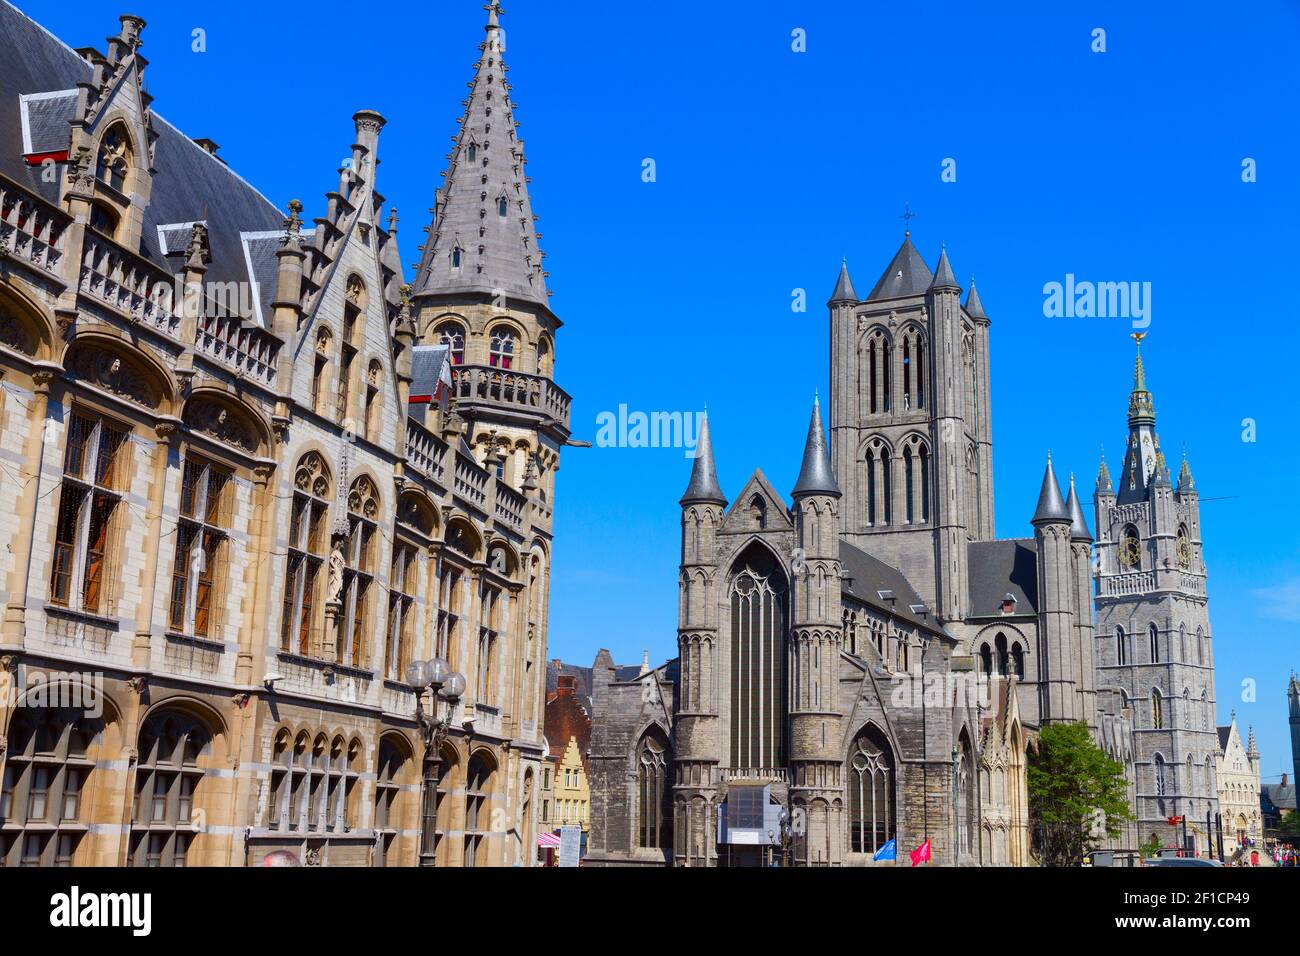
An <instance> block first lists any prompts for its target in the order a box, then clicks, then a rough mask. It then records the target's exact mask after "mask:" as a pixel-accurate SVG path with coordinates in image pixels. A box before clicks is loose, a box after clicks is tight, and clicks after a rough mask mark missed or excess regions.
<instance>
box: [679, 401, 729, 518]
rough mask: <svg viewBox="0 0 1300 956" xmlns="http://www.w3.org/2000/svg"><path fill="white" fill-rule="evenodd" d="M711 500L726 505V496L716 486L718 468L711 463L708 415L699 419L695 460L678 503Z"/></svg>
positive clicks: (711, 445) (711, 448)
mask: <svg viewBox="0 0 1300 956" xmlns="http://www.w3.org/2000/svg"><path fill="white" fill-rule="evenodd" d="M697 501H698V502H712V503H714V504H719V505H726V503H727V496H726V495H724V494H723V493H722V488H720V487H719V486H718V469H717V467H716V466H715V465H714V464H713V441H712V439H710V438H709V416H708V415H705V416H704V417H703V418H702V419H701V420H700V437H699V439H698V440H697V441H696V443H695V461H694V462H693V463H692V464H691V481H690V484H688V485H687V486H686V491H684V492H683V493H682V497H681V500H680V503H681V504H683V505H687V504H691V503H692V502H697Z"/></svg>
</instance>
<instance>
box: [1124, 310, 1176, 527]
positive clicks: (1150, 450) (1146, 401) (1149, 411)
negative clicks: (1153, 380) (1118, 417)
mask: <svg viewBox="0 0 1300 956" xmlns="http://www.w3.org/2000/svg"><path fill="white" fill-rule="evenodd" d="M1132 338H1133V341H1134V342H1135V343H1137V355H1136V357H1135V359H1134V362H1133V391H1132V392H1131V393H1130V394H1129V400H1128V447H1127V448H1126V449H1125V451H1124V473H1123V474H1122V475H1121V476H1120V481H1119V495H1118V496H1117V501H1118V503H1119V504H1122V505H1126V504H1130V503H1132V502H1134V501H1145V500H1146V497H1147V492H1148V490H1149V489H1150V488H1151V487H1153V486H1154V485H1162V486H1163V485H1166V484H1170V481H1169V466H1168V465H1167V464H1165V460H1164V454H1163V453H1162V452H1161V451H1160V439H1159V438H1158V437H1157V436H1156V429H1155V425H1156V410H1155V403H1154V402H1153V401H1152V398H1151V392H1150V391H1149V390H1148V389H1147V376H1146V368H1145V366H1144V365H1143V364H1142V340H1143V339H1144V338H1146V333H1145V332H1134V333H1132Z"/></svg>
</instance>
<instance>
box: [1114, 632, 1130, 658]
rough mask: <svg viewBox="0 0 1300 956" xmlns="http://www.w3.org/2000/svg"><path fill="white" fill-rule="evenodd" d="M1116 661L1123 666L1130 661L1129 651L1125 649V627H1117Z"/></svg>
mask: <svg viewBox="0 0 1300 956" xmlns="http://www.w3.org/2000/svg"><path fill="white" fill-rule="evenodd" d="M1115 663H1116V664H1119V665H1121V666H1123V665H1124V664H1127V663H1128V653H1127V651H1126V649H1125V637H1124V628H1122V627H1117V628H1115Z"/></svg>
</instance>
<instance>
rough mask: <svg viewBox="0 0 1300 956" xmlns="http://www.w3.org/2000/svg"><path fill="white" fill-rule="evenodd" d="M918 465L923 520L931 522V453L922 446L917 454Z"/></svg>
mask: <svg viewBox="0 0 1300 956" xmlns="http://www.w3.org/2000/svg"><path fill="white" fill-rule="evenodd" d="M917 463H918V467H919V469H920V474H919V475H918V476H917V477H918V480H919V481H920V483H921V520H922V521H929V520H930V452H929V450H928V449H927V448H926V447H925V446H924V445H921V446H920V449H919V450H918V452H917Z"/></svg>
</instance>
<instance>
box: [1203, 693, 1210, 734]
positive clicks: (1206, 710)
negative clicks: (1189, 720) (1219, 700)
mask: <svg viewBox="0 0 1300 956" xmlns="http://www.w3.org/2000/svg"><path fill="white" fill-rule="evenodd" d="M1201 729H1202V730H1209V729H1210V698H1209V695H1208V694H1207V693H1206V692H1205V691H1201Z"/></svg>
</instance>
